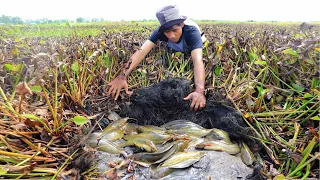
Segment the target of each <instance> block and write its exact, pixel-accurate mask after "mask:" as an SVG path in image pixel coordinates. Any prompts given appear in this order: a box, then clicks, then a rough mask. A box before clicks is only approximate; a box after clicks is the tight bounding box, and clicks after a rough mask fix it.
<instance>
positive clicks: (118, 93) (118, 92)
mask: <svg viewBox="0 0 320 180" xmlns="http://www.w3.org/2000/svg"><path fill="white" fill-rule="evenodd" d="M120 90H121V89H118V91H117V95H116V97H115V98H114V100H115V101H116V100H117V99H118V97H119V95H120Z"/></svg>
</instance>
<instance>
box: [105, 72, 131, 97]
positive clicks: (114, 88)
mask: <svg viewBox="0 0 320 180" xmlns="http://www.w3.org/2000/svg"><path fill="white" fill-rule="evenodd" d="M108 86H111V87H110V89H109V91H108V93H107V96H110V94H111V96H112V98H114V100H117V99H118V97H119V95H120V91H121V90H122V89H123V88H124V90H125V91H126V93H127V94H130V93H131V92H129V90H128V83H127V79H126V77H123V76H122V75H119V76H117V77H116V78H114V79H113V80H112V81H111V82H110V83H109V84H108Z"/></svg>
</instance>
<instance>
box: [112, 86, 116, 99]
mask: <svg viewBox="0 0 320 180" xmlns="http://www.w3.org/2000/svg"><path fill="white" fill-rule="evenodd" d="M116 93H117V89H116V88H113V90H112V97H115V95H116Z"/></svg>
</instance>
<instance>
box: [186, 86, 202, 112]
mask: <svg viewBox="0 0 320 180" xmlns="http://www.w3.org/2000/svg"><path fill="white" fill-rule="evenodd" d="M183 99H184V100H190V99H192V102H191V105H190V111H194V112H196V111H198V109H199V110H201V109H203V108H204V107H205V106H206V97H205V96H204V94H203V93H200V92H197V91H194V92H192V93H190V94H189V95H188V96H187V97H185V98H183Z"/></svg>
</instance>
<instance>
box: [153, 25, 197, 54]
mask: <svg viewBox="0 0 320 180" xmlns="http://www.w3.org/2000/svg"><path fill="white" fill-rule="evenodd" d="M159 28H160V26H159V27H158V28H157V29H155V30H154V31H153V33H152V34H151V36H150V37H149V40H150V41H152V42H153V43H157V41H158V40H160V41H164V42H167V43H168V47H170V48H172V49H173V50H175V51H179V52H187V53H190V52H191V51H192V50H194V49H197V48H202V43H203V39H201V33H200V29H199V26H198V25H197V24H196V23H195V22H193V21H191V20H186V21H185V24H184V26H183V28H182V35H181V38H180V40H179V41H178V42H177V43H173V42H171V41H169V40H168V38H167V37H166V36H165V35H164V33H161V32H159Z"/></svg>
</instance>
